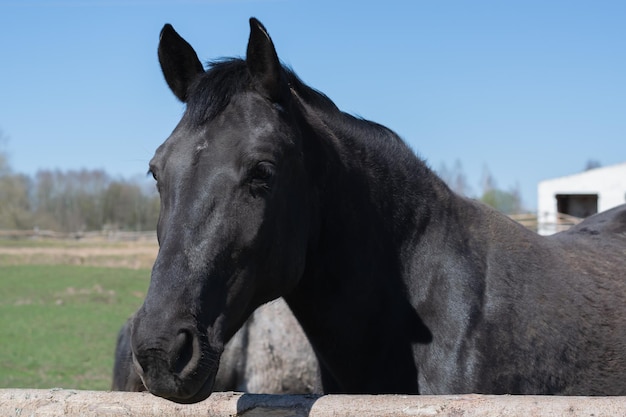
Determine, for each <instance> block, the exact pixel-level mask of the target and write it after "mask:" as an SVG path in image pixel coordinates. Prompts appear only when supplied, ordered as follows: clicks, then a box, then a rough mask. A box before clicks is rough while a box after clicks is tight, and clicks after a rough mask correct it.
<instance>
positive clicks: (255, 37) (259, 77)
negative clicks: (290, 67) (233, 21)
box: [246, 17, 281, 101]
mask: <svg viewBox="0 0 626 417" xmlns="http://www.w3.org/2000/svg"><path fill="white" fill-rule="evenodd" d="M246 64H247V65H248V71H250V75H252V79H253V80H254V83H255V87H256V88H257V90H259V92H260V93H261V94H263V95H264V96H266V97H267V98H269V99H270V100H272V101H279V99H280V90H281V88H280V73H281V66H280V62H279V61H278V55H276V49H275V48H274V43H273V42H272V39H271V38H270V35H269V34H268V33H267V30H266V29H265V27H264V26H263V24H261V22H259V21H258V20H257V19H255V18H254V17H252V18H250V39H249V40H248V50H247V52H246Z"/></svg>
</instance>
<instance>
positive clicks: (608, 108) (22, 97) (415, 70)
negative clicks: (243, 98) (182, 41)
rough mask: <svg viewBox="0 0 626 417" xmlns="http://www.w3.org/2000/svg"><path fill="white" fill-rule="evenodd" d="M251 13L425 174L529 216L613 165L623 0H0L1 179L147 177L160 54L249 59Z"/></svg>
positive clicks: (162, 104) (154, 141)
mask: <svg viewBox="0 0 626 417" xmlns="http://www.w3.org/2000/svg"><path fill="white" fill-rule="evenodd" d="M250 16H255V17H257V18H259V19H260V20H261V21H262V22H263V23H264V24H265V26H266V27H267V29H268V30H269V32H270V34H271V36H272V38H273V40H274V43H275V44H276V48H277V51H278V55H279V57H280V58H281V59H282V60H283V61H284V62H285V63H286V64H288V65H290V66H292V67H293V68H294V70H295V71H296V72H297V73H298V75H299V76H300V77H301V78H302V79H303V80H304V81H305V82H306V83H308V84H309V85H311V86H313V87H315V88H317V89H319V90H321V91H323V92H324V93H326V94H327V95H328V96H329V97H330V98H331V99H333V100H334V101H335V103H336V104H337V105H338V106H339V107H340V108H341V109H343V110H345V111H347V112H350V113H353V114H357V115H360V116H362V117H365V118H368V119H371V120H374V121H377V122H379V123H382V124H384V125H386V126H388V127H390V128H392V129H394V130H395V131H396V132H398V133H399V134H400V135H401V136H402V137H403V138H404V139H405V140H406V141H407V142H408V143H409V144H410V146H411V147H412V148H413V149H414V150H415V151H416V153H417V154H418V155H420V156H421V157H422V158H424V159H426V160H427V162H428V164H429V165H430V166H431V167H432V168H434V169H435V170H437V169H440V167H441V166H442V165H443V164H445V165H446V166H447V167H448V168H452V167H453V166H454V165H455V163H456V161H460V162H461V164H462V167H463V171H464V172H465V174H466V176H467V179H468V181H469V183H470V186H471V187H472V189H473V191H474V193H475V194H478V193H479V192H480V191H481V188H480V187H481V186H480V184H481V178H482V175H483V172H484V171H485V168H486V167H487V169H488V170H489V172H490V173H491V174H492V176H493V177H494V178H495V179H496V182H497V185H498V187H499V188H503V189H509V188H511V187H514V186H518V187H519V189H520V190H521V192H522V197H523V200H524V203H525V205H526V206H527V207H528V208H529V209H531V210H534V209H535V205H536V186H537V183H538V182H539V181H541V180H543V179H548V178H553V177H559V176H563V175H569V174H573V173H576V172H579V171H581V170H582V169H583V168H584V166H585V164H586V163H587V161H588V160H590V159H593V160H597V161H599V162H600V163H601V164H602V165H611V164H615V163H620V162H624V161H626V52H625V51H626V24H624V22H626V2H624V1H577V0H569V1H545V0H544V1H532V0H527V1H479V0H476V1H446V0H441V1H428V2H426V1H404V2H399V1H393V0H387V1H384V2H373V1H358V2H341V1H338V0H333V1H327V0H314V1H303V0H267V1H263V0H257V1H237V0H234V1H233V0H228V1H226V0H224V1H202V0H195V1H193V0H187V1H185V0H178V1H173V0H172V1H158V0H154V1H148V0H145V1H143V0H92V1H77V0H58V1H56V0H14V1H11V0H0V57H1V58H0V129H1V130H2V132H3V135H4V137H5V138H8V140H7V141H4V143H3V144H0V149H2V150H4V151H6V152H8V153H9V155H10V162H11V165H12V167H13V169H14V171H17V172H21V173H26V174H34V173H35V172H36V171H37V170H38V169H43V168H45V169H55V168H59V169H63V170H67V169H80V168H88V169H96V168H103V169H105V170H106V171H107V172H109V173H110V174H112V175H114V176H124V177H132V176H135V175H141V174H144V173H145V172H146V170H147V164H148V161H149V160H150V158H151V156H152V153H153V151H154V150H155V149H156V147H157V146H158V145H159V144H160V143H162V141H163V140H164V139H165V138H166V137H167V136H168V135H169V133H170V132H171V130H172V129H173V128H174V126H175V125H176V123H177V122H178V120H179V118H180V116H181V114H182V112H183V110H184V107H183V105H182V104H181V103H179V102H177V100H176V99H175V98H174V96H173V95H172V94H171V93H170V91H169V90H168V88H167V86H166V84H165V82H164V81H163V78H162V75H161V72H160V69H159V66H158V61H157V56H156V48H157V43H158V35H159V31H160V29H161V27H162V25H163V24H164V23H166V22H169V23H172V24H173V25H174V27H175V28H176V30H177V31H178V32H179V33H180V34H181V35H182V36H183V37H185V38H186V39H187V40H188V41H189V42H190V43H191V44H192V45H193V46H194V48H195V49H196V51H197V52H198V55H199V57H200V59H201V60H203V61H208V60H211V59H214V58H218V57H224V56H242V55H244V54H245V48H246V42H247V38H248V21H247V19H248V18H249V17H250Z"/></svg>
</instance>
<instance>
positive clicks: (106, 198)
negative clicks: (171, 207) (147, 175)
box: [0, 153, 159, 233]
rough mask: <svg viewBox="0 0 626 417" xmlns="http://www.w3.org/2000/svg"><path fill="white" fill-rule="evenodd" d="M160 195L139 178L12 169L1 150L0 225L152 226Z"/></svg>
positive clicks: (73, 228)
mask: <svg viewBox="0 0 626 417" xmlns="http://www.w3.org/2000/svg"><path fill="white" fill-rule="evenodd" d="M158 216H159V196H158V193H157V192H156V190H155V187H154V185H153V184H150V183H149V182H148V181H147V180H143V179H134V180H128V179H114V178H112V177H111V176H109V175H108V174H107V173H106V172H105V171H103V170H87V169H83V170H70V171H61V170H40V171H38V172H37V173H36V174H35V175H34V176H28V175H24V174H18V173H13V172H12V170H11V169H10V167H9V165H8V161H7V157H6V155H5V154H2V153H0V229H41V230H54V231H59V232H68V233H74V232H85V231H97V230H107V229H109V230H129V231H142V230H155V229H156V224H157V220H158Z"/></svg>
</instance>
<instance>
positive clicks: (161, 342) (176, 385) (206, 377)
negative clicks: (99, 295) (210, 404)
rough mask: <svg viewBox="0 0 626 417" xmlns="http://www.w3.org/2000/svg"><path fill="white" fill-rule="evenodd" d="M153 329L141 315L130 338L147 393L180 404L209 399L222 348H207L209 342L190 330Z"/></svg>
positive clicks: (135, 362) (186, 328) (188, 328)
mask: <svg viewBox="0 0 626 417" xmlns="http://www.w3.org/2000/svg"><path fill="white" fill-rule="evenodd" d="M150 327H151V326H150ZM150 327H149V326H148V325H147V321H146V320H142V319H141V317H140V316H139V315H138V316H137V317H136V318H135V321H134V323H133V330H132V339H131V345H132V351H133V362H134V365H135V368H136V370H137V373H138V374H139V376H140V377H141V380H142V381H143V383H144V385H145V387H146V388H147V389H148V391H150V392H151V393H152V394H154V395H157V396H159V397H163V398H166V399H168V400H171V401H175V402H178V403H195V402H198V401H202V400H204V399H206V398H207V397H208V396H209V395H210V394H211V392H212V389H213V384H214V382H215V375H216V374H217V367H218V363H219V357H220V355H221V349H216V350H215V351H213V350H212V349H207V347H208V345H209V344H208V343H207V341H206V340H202V339H203V337H202V336H201V335H199V334H198V332H197V331H195V330H194V329H192V328H191V327H183V328H181V329H179V330H178V331H176V332H174V333H172V332H169V331H163V330H164V329H159V327H160V326H155V327H156V328H150ZM203 348H204V349H205V351H203Z"/></svg>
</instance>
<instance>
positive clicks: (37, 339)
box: [0, 263, 150, 390]
mask: <svg viewBox="0 0 626 417" xmlns="http://www.w3.org/2000/svg"><path fill="white" fill-rule="evenodd" d="M149 278H150V271H149V270H148V269H125V268H102V267H93V266H73V265H8V266H7V265H4V266H3V265H2V264H1V263H0V388H9V387H11V388H53V387H62V388H76V389H92V390H106V389H109V388H110V385H111V373H112V367H113V352H114V348H115V342H116V337H117V332H118V330H119V328H120V327H121V326H122V324H123V323H124V321H125V320H126V318H127V317H128V316H129V315H130V314H132V313H133V312H134V311H135V310H136V309H137V308H138V307H139V306H140V305H141V303H142V301H143V298H144V296H145V292H146V290H147V287H148V282H149Z"/></svg>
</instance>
